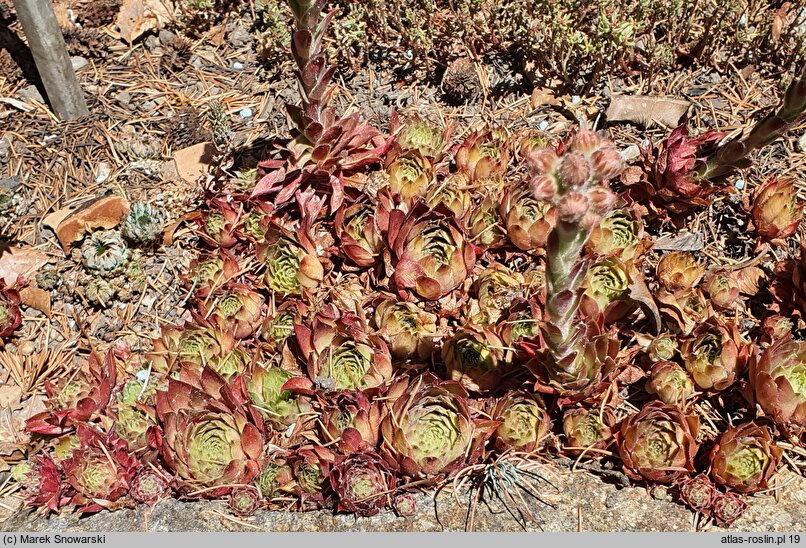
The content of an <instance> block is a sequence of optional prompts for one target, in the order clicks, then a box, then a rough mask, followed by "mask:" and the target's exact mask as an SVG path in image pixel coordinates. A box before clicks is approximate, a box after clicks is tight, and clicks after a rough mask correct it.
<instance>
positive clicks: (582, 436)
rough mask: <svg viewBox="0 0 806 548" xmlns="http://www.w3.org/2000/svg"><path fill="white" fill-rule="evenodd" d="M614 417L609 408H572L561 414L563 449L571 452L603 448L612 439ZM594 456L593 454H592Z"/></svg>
mask: <svg viewBox="0 0 806 548" xmlns="http://www.w3.org/2000/svg"><path fill="white" fill-rule="evenodd" d="M614 424H616V417H615V415H614V414H613V411H611V410H610V409H609V408H607V407H605V408H604V409H603V410H602V411H601V412H600V410H599V409H594V410H591V409H585V408H574V409H569V410H568V411H566V412H565V414H564V415H563V433H564V434H565V439H566V443H565V450H566V451H568V452H569V453H572V454H577V453H582V452H583V451H591V450H595V449H604V448H605V447H607V446H608V445H609V444H610V443H611V442H612V440H613V429H612V427H613V425H614ZM594 456H595V455H594Z"/></svg>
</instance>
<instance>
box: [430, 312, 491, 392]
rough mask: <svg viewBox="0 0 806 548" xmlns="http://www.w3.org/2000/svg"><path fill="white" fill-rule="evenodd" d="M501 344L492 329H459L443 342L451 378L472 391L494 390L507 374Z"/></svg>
mask: <svg viewBox="0 0 806 548" xmlns="http://www.w3.org/2000/svg"><path fill="white" fill-rule="evenodd" d="M502 345H503V344H502V343H501V339H499V338H498V336H497V335H496V334H495V333H494V332H493V331H492V330H491V329H470V328H460V329H457V330H456V333H455V334H454V335H453V337H451V338H449V339H447V340H446V341H445V342H443V343H442V363H443V365H444V366H445V371H446V373H447V376H448V378H450V379H451V380H454V381H457V382H459V383H460V384H461V385H462V386H464V387H465V388H466V389H467V390H469V391H471V392H476V393H483V394H484V393H488V392H490V391H492V390H495V389H496V388H498V383H499V381H500V380H501V377H502V376H503V375H504V373H506V364H505V363H504V356H503V351H502V350H501V348H502Z"/></svg>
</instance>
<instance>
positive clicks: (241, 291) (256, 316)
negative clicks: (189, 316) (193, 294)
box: [198, 284, 265, 339]
mask: <svg viewBox="0 0 806 548" xmlns="http://www.w3.org/2000/svg"><path fill="white" fill-rule="evenodd" d="M264 302H265V300H264V298H263V296H262V295H261V294H260V293H258V292H256V291H254V290H252V289H251V288H250V287H249V286H248V285H245V284H229V285H227V287H225V288H223V289H221V290H220V291H219V292H217V293H216V294H215V295H213V296H212V297H210V298H209V299H205V300H203V301H200V302H199V305H198V306H199V314H200V315H201V316H203V317H205V318H208V319H209V321H210V322H212V323H214V324H215V325H217V326H218V327H219V328H221V329H222V330H224V331H227V332H230V333H232V335H233V336H234V337H235V338H236V339H246V338H248V337H249V336H251V335H252V333H254V332H255V331H256V330H257V328H258V327H259V326H260V323H261V312H262V309H263V303H264Z"/></svg>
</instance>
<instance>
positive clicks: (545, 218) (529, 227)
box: [501, 185, 557, 251]
mask: <svg viewBox="0 0 806 548" xmlns="http://www.w3.org/2000/svg"><path fill="white" fill-rule="evenodd" d="M501 217H502V218H503V220H504V226H505V227H506V234H507V236H509V239H510V241H511V242H512V243H513V244H515V247H517V248H518V249H522V250H523V251H533V250H536V249H542V248H544V247H545V246H546V242H547V241H548V237H549V232H551V229H552V228H553V227H554V224H555V223H556V222H557V211H556V210H555V209H554V208H553V207H552V205H551V203H549V202H547V201H543V200H539V199H537V198H535V197H534V195H533V193H532V191H531V190H530V189H529V187H528V186H527V185H511V186H508V187H507V188H506V189H505V190H504V195H503V198H502V200H501Z"/></svg>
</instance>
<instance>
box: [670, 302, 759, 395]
mask: <svg viewBox="0 0 806 548" xmlns="http://www.w3.org/2000/svg"><path fill="white" fill-rule="evenodd" d="M751 348H752V347H751V345H750V343H748V342H747V341H745V340H743V339H742V336H741V334H740V333H739V329H738V327H737V326H736V325H735V324H725V323H723V322H720V321H718V320H716V319H714V318H712V319H710V320H708V321H707V322H706V323H703V324H700V325H699V326H697V327H696V328H695V329H694V331H692V333H691V336H690V337H688V338H687V339H685V340H684V341H683V344H682V345H681V348H680V353H681V354H682V356H683V362H684V363H685V366H686V370H688V372H689V373H691V376H692V377H693V378H694V382H695V383H696V384H697V387H698V388H699V389H701V390H716V391H719V390H724V389H726V388H728V387H729V386H731V385H732V384H733V383H734V382H735V381H736V377H737V376H738V375H740V374H742V373H744V371H745V370H746V369H747V365H748V362H749V359H750V353H751Z"/></svg>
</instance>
